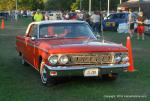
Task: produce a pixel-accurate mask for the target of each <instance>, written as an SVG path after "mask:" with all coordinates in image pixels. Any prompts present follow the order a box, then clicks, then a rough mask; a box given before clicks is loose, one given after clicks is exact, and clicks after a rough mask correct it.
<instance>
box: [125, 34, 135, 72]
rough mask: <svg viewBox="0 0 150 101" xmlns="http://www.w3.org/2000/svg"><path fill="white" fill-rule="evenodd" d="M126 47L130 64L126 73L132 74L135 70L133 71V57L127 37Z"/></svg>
mask: <svg viewBox="0 0 150 101" xmlns="http://www.w3.org/2000/svg"><path fill="white" fill-rule="evenodd" d="M126 47H127V48H128V57H129V64H130V66H129V67H128V71H129V72H134V71H135V70H134V64H133V56H132V45H131V40H130V37H129V36H128V37H127V42H126Z"/></svg>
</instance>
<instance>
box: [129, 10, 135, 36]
mask: <svg viewBox="0 0 150 101" xmlns="http://www.w3.org/2000/svg"><path fill="white" fill-rule="evenodd" d="M134 22H135V19H134V15H133V13H132V10H131V9H129V15H128V24H129V34H130V37H132V36H133V34H134Z"/></svg>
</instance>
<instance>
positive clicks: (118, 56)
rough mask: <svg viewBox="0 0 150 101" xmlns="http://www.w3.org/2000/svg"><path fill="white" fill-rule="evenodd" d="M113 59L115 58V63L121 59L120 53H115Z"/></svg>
mask: <svg viewBox="0 0 150 101" xmlns="http://www.w3.org/2000/svg"><path fill="white" fill-rule="evenodd" d="M114 60H115V62H116V63H118V62H120V61H121V53H116V54H115V57H114Z"/></svg>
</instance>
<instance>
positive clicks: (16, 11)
mask: <svg viewBox="0 0 150 101" xmlns="http://www.w3.org/2000/svg"><path fill="white" fill-rule="evenodd" d="M17 13H18V2H17V0H16V10H15V19H16V20H18V14H17Z"/></svg>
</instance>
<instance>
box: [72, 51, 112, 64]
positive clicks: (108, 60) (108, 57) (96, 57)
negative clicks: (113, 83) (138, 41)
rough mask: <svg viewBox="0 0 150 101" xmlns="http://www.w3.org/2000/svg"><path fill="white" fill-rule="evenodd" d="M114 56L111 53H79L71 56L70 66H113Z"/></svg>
mask: <svg viewBox="0 0 150 101" xmlns="http://www.w3.org/2000/svg"><path fill="white" fill-rule="evenodd" d="M113 60H114V54H113V53H111V52H109V53H106V52H105V53H104V52H103V53H79V54H71V55H70V64H76V65H102V64H112V63H113Z"/></svg>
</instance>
